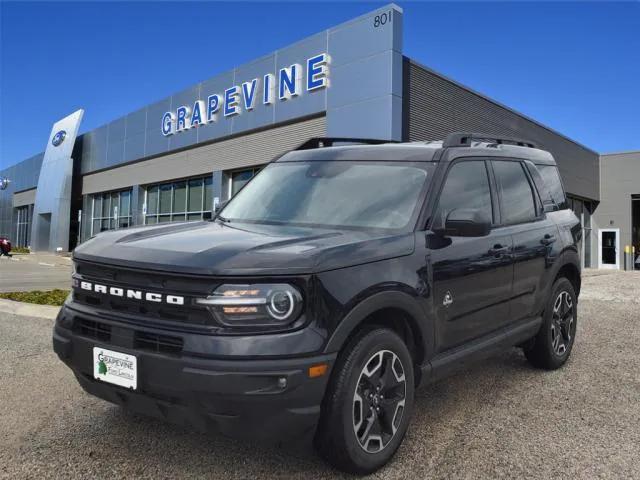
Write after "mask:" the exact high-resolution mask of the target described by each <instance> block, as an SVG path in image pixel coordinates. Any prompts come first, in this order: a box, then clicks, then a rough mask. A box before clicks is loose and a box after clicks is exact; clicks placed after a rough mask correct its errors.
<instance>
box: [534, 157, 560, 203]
mask: <svg viewBox="0 0 640 480" xmlns="http://www.w3.org/2000/svg"><path fill="white" fill-rule="evenodd" d="M537 168H538V171H539V172H540V176H541V177H542V180H543V181H544V184H545V186H546V187H547V190H548V192H549V195H551V199H552V200H553V202H554V203H555V204H556V205H557V206H558V208H559V209H565V208H567V199H566V197H565V194H564V189H563V188H562V182H561V181H560V172H558V167H556V166H555V165H538V166H537Z"/></svg>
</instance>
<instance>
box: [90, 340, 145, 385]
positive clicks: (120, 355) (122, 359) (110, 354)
mask: <svg viewBox="0 0 640 480" xmlns="http://www.w3.org/2000/svg"><path fill="white" fill-rule="evenodd" d="M101 355H102V358H101V357H100V356H101ZM105 360H106V361H105ZM101 362H103V363H104V365H103V366H102V367H101V365H100V364H101ZM105 369H106V370H105ZM93 378H95V379H96V380H100V381H102V382H105V383H110V384H112V385H117V386H119V387H124V388H128V389H130V390H136V389H137V388H138V358H137V357H136V356H135V355H131V354H129V353H124V352H118V351H115V350H111V349H108V348H103V347H99V346H94V347H93Z"/></svg>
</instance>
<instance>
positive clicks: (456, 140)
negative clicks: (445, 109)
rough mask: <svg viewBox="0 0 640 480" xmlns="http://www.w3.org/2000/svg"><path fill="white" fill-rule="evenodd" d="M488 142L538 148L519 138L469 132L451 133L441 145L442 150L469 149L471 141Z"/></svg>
mask: <svg viewBox="0 0 640 480" xmlns="http://www.w3.org/2000/svg"><path fill="white" fill-rule="evenodd" d="M474 140H475V141H477V142H480V141H483V140H485V141H488V142H490V143H497V144H500V145H502V144H504V145H516V146H518V147H529V148H538V147H537V145H536V144H535V143H533V142H531V141H529V140H523V139H521V138H511V137H496V136H495V135H489V134H486V133H471V132H453V133H450V134H449V135H447V138H446V139H445V141H444V142H443V144H442V147H443V148H447V147H469V146H470V145H471V142H473V141H474Z"/></svg>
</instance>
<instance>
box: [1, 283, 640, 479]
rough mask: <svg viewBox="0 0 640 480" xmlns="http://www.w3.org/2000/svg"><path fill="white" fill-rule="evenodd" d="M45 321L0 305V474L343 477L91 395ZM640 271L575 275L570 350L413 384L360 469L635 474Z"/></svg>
mask: <svg viewBox="0 0 640 480" xmlns="http://www.w3.org/2000/svg"><path fill="white" fill-rule="evenodd" d="M51 326H52V322H51V321H50V320H45V319H38V318H32V317H23V316H16V315H11V314H1V313H0V362H1V363H0V364H1V365H2V368H0V407H1V409H0V432H2V435H0V477H6V478H42V477H45V478H63V477H64V478H123V477H139V478H205V477H206V478H224V479H225V480H231V479H236V478H238V479H246V478H259V479H267V478H301V479H302V478H303V479H305V480H310V479H317V478H342V476H341V475H339V474H337V473H336V472H334V471H332V470H331V469H329V468H328V467H326V466H325V465H324V464H323V463H322V462H321V461H320V460H319V459H318V458H316V457H315V455H314V454H313V452H312V451H311V450H310V449H308V448H305V447H298V448H297V449H296V450H294V449H292V448H291V447H286V448H277V447H271V448H269V447H266V446H263V445H254V444H249V443H241V442H236V441H232V440H227V439H224V438H222V437H218V436H207V435H201V434H197V433H192V432H189V431H187V430H184V429H182V428H178V427H174V426H172V425H167V424H164V423H162V422H160V421H156V420H151V419H147V418H143V417H139V416H135V415H132V414H128V413H126V412H124V411H122V410H121V409H119V408H117V407H115V406H112V405H110V404H107V403H105V402H102V401H100V400H97V399H94V398H92V397H90V396H89V395H87V394H85V393H83V391H82V390H81V389H80V387H79V386H77V385H76V383H75V380H74V378H73V377H72V375H71V372H70V371H69V370H68V369H67V368H66V367H65V366H63V365H62V363H60V362H59V361H58V360H57V358H56V357H55V355H54V354H53V353H52V352H51V346H50V334H51ZM639 345H640V272H638V273H612V274H608V275H594V276H589V277H586V278H585V279H584V287H583V293H582V296H581V298H580V317H579V325H578V338H577V343H576V345H575V348H574V350H573V353H572V358H571V360H570V361H569V363H568V364H567V365H566V366H565V368H563V369H561V370H559V371H555V372H541V371H537V370H534V369H532V368H531V367H529V365H528V364H527V363H526V361H525V359H524V357H523V356H522V354H521V353H520V352H519V351H517V350H515V349H514V350H511V351H508V352H505V353H504V354H502V355H500V356H498V357H496V358H493V359H491V360H488V361H486V362H483V363H481V364H478V365H477V366H475V367H474V368H473V369H471V370H467V371H464V372H462V373H459V374H458V375H456V376H454V377H451V378H449V379H447V380H444V381H441V382H439V383H437V384H434V385H431V386H429V387H428V388H426V389H423V390H421V391H420V392H418V398H417V402H416V408H415V412H414V419H413V422H412V425H411V427H410V429H409V432H408V436H407V438H406V440H405V442H404V444H403V446H402V447H401V448H400V450H399V451H398V454H397V455H396V458H395V459H394V460H393V461H392V462H391V463H390V464H389V465H388V466H387V467H386V468H384V469H383V470H382V471H380V472H379V473H378V474H376V475H373V476H372V477H371V478H384V479H396V478H397V479H403V480H406V479H414V478H456V479H458V478H478V479H480V478H482V479H486V478H500V477H504V478H545V479H546V478H589V479H591V478H639V477H640V348H639V347H638V346H639Z"/></svg>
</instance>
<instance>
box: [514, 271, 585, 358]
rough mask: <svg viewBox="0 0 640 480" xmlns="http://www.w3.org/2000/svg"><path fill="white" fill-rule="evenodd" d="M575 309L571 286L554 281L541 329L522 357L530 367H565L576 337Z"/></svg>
mask: <svg viewBox="0 0 640 480" xmlns="http://www.w3.org/2000/svg"><path fill="white" fill-rule="evenodd" d="M577 308H578V301H577V297H576V294H575V290H574V288H573V285H572V283H571V282H570V281H569V280H568V279H567V278H564V277H562V278H559V279H558V280H556V282H555V283H554V284H553V287H552V289H551V296H550V297H549V299H548V301H547V306H546V308H545V312H544V317H543V322H542V327H541V328H540V331H539V332H538V335H536V337H535V338H534V341H533V344H532V345H531V346H529V348H527V349H525V356H526V357H527V359H528V360H529V362H531V364H532V365H534V366H536V367H538V368H544V369H547V370H555V369H556V368H560V367H561V366H563V365H564V364H565V363H566V361H567V359H568V358H569V355H571V349H572V348H573V343H574V341H575V337H576V327H577V322H578V309H577Z"/></svg>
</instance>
